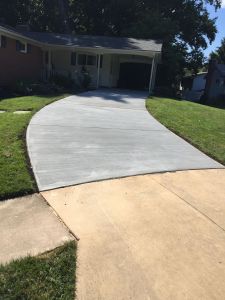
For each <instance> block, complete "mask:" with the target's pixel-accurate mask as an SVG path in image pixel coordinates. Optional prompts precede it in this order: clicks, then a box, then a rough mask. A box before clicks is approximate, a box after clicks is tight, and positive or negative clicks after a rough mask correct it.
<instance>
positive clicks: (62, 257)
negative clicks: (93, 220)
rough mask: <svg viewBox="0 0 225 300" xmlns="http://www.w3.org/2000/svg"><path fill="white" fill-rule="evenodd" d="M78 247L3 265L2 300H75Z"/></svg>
mask: <svg viewBox="0 0 225 300" xmlns="http://www.w3.org/2000/svg"><path fill="white" fill-rule="evenodd" d="M75 270H76V244H75V243H74V242H70V243H68V244H66V245H64V246H63V247H60V248H57V249H55V250H53V251H51V252H49V253H46V254H44V255H41V256H38V257H27V258H24V259H21V260H16V261H13V262H11V263H9V264H8V265H5V266H3V265H2V266H1V265H0V299H5V300H6V299H21V300H26V299H40V300H45V299H46V300H49V299H65V300H67V299H68V300H73V299H74V298H75Z"/></svg>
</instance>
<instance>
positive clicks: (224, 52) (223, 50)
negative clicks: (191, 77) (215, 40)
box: [210, 38, 225, 64]
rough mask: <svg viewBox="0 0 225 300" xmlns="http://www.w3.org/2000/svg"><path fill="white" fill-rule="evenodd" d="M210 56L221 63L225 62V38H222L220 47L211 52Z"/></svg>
mask: <svg viewBox="0 0 225 300" xmlns="http://www.w3.org/2000/svg"><path fill="white" fill-rule="evenodd" d="M210 58H211V59H216V60H217V61H218V63H220V64H225V38H224V39H222V41H221V45H220V47H218V48H217V50H216V51H215V52H212V53H211V54H210Z"/></svg>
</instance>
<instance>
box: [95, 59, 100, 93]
mask: <svg viewBox="0 0 225 300" xmlns="http://www.w3.org/2000/svg"><path fill="white" fill-rule="evenodd" d="M100 65H101V54H98V74H97V86H96V87H97V89H98V88H99V78H100Z"/></svg>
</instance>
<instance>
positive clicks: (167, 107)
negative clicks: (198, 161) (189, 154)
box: [146, 97, 225, 165]
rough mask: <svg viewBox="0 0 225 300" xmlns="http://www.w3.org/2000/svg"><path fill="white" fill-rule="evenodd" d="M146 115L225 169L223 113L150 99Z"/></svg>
mask: <svg viewBox="0 0 225 300" xmlns="http://www.w3.org/2000/svg"><path fill="white" fill-rule="evenodd" d="M146 107H147V109H148V111H149V112H150V113H151V115H153V116H154V117H155V118H156V119H157V120H158V121H159V122H161V123H162V124H163V125H165V126H166V127H167V128H168V129H170V130H171V131H173V132H174V133H176V134H177V135H179V136H180V137H182V138H184V139H185V140H187V141H188V142H189V143H191V144H192V145H194V146H195V147H197V148H198V149H199V150H201V151H202V152H204V153H206V154H207V155H209V156H210V157H212V158H214V159H215V160H217V161H218V162H221V163H222V164H224V165H225V110H223V109H218V108H214V107H209V106H205V105H201V104H198V103H192V102H188V101H178V100H174V99H167V98H158V97H152V98H150V99H148V100H147V102H146Z"/></svg>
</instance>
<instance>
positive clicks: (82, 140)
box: [27, 90, 222, 191]
mask: <svg viewBox="0 0 225 300" xmlns="http://www.w3.org/2000/svg"><path fill="white" fill-rule="evenodd" d="M146 96H147V95H146V94H145V93H143V92H133V91H118V90H98V91H92V92H86V93H83V94H81V95H79V96H70V97H68V98H65V99H63V100H60V101H57V102H55V103H53V104H51V105H48V106H46V107H45V108H43V109H42V110H41V111H39V112H38V113H37V114H36V115H35V116H34V117H33V118H32V120H31V122H30V124H29V126H28V130H27V145H28V152H29V156H30V159H31V164H32V167H33V171H34V174H35V177H36V180H37V184H38V187H39V190H40V191H44V190H49V189H54V188H58V187H63V186H69V185H73V184H80V183H85V182H91V181H97V180H102V179H109V178H118V177H123V176H130V175H138V174H146V173H155V172H166V171H177V170H187V169H208V168H221V167H222V166H221V165H220V164H219V163H217V162H215V161H214V160H212V159H211V158H209V157H207V156H206V155H205V154H203V153H202V152H200V151H198V150H197V149H195V148H194V147H193V146H191V145H190V144H188V143H187V142H185V141H184V140H182V139H181V138H179V137H178V136H176V135H175V134H173V133H172V132H170V131H169V130H168V129H166V128H165V127H164V126H162V125H161V124H160V123H159V122H158V121H156V120H155V119H154V118H153V117H152V116H151V115H149V113H148V112H147V111H146V109H145V99H146Z"/></svg>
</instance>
